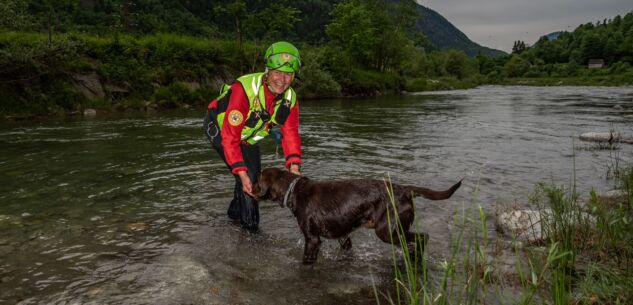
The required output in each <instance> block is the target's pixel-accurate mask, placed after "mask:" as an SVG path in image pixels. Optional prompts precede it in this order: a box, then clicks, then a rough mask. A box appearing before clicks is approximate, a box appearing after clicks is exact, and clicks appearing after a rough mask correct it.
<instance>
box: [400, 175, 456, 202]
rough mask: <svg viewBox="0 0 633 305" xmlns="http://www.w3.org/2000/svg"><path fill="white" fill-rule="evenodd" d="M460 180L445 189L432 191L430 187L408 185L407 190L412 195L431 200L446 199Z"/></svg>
mask: <svg viewBox="0 0 633 305" xmlns="http://www.w3.org/2000/svg"><path fill="white" fill-rule="evenodd" d="M462 180H464V179H462ZM462 180H459V182H457V183H455V185H453V186H451V188H449V189H447V190H445V191H434V190H432V189H428V188H425V187H417V186H409V187H407V191H409V192H412V193H413V195H414V196H419V195H422V196H423V197H424V198H426V199H431V200H442V199H448V198H451V196H452V195H453V193H455V191H456V190H457V189H458V188H459V187H460V186H461V185H462Z"/></svg>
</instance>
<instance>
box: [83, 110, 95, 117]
mask: <svg viewBox="0 0 633 305" xmlns="http://www.w3.org/2000/svg"><path fill="white" fill-rule="evenodd" d="M96 115H97V110H96V109H92V108H87V109H84V116H89V117H93V116H96Z"/></svg>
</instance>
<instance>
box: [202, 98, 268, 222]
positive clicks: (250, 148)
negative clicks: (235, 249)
mask: <svg viewBox="0 0 633 305" xmlns="http://www.w3.org/2000/svg"><path fill="white" fill-rule="evenodd" d="M204 129H205V134H206V136H207V139H209V142H211V146H213V149H215V151H216V152H217V153H218V155H220V158H222V161H224V164H226V166H227V167H229V164H228V163H227V162H226V157H225V156H224V147H222V134H221V132H220V128H219V127H218V126H217V123H216V120H215V114H214V113H213V111H212V110H209V111H208V112H207V115H206V116H205V118H204ZM240 147H241V149H242V157H243V158H244V164H245V165H246V167H247V168H248V176H249V177H250V178H251V182H252V183H253V184H255V182H257V176H258V175H259V173H260V172H261V168H262V164H261V163H262V162H261V156H260V152H259V146H258V145H245V144H241V145H240ZM229 170H231V168H230V167H229ZM233 176H234V177H235V188H234V189H233V200H231V204H230V205H229V209H228V211H227V214H228V215H229V217H230V218H231V219H234V220H237V219H239V220H240V223H241V225H242V227H243V228H246V229H248V230H251V231H257V227H258V225H259V205H258V203H257V201H255V199H253V197H251V196H249V195H247V194H246V193H244V191H243V190H242V181H241V180H240V177H239V176H237V175H233Z"/></svg>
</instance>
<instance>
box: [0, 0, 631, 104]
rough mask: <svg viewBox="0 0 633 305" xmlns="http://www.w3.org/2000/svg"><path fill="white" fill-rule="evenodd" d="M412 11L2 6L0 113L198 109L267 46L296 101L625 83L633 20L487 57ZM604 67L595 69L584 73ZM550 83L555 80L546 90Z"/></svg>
mask: <svg viewBox="0 0 633 305" xmlns="http://www.w3.org/2000/svg"><path fill="white" fill-rule="evenodd" d="M419 18H421V16H420V15H419V11H418V7H417V4H416V3H415V2H414V1H384V0H344V1H317V0H305V1H285V0H280V1H275V2H274V3H271V2H267V1H259V0H248V1H247V0H233V1H202V0H186V1H185V0H180V1H166V0H137V1H122V0H75V1H72V0H59V1H52V0H45V1H34V0H4V1H3V2H2V3H0V94H1V95H2V100H1V101H0V113H2V114H4V115H12V114H47V113H66V112H75V111H80V110H81V109H84V108H88V107H92V108H106V109H130V108H132V109H144V108H147V107H148V106H151V107H158V108H173V107H199V106H201V105H203V104H205V103H206V102H207V101H208V100H209V99H211V98H213V97H214V94H215V92H216V90H217V88H218V87H219V86H220V85H221V84H222V83H224V82H231V81H232V80H233V79H234V78H235V77H237V76H239V75H240V74H241V73H247V72H253V71H260V70H262V68H263V60H262V54H263V52H264V50H265V48H266V47H267V46H268V45H269V44H270V43H271V42H273V41H277V40H287V41H291V42H293V43H294V44H296V45H297V46H298V47H299V48H300V50H301V54H302V59H303V62H304V67H303V69H302V71H301V75H300V76H301V77H300V80H298V82H297V84H296V85H297V86H296V87H297V90H298V92H299V94H300V95H301V97H302V98H323V97H337V96H359V95H364V96H371V95H376V94H384V93H388V92H400V91H402V90H406V91H421V90H436V89H455V88H468V87H474V86H477V85H480V84H487V83H501V84H503V83H512V82H513V81H515V80H521V81H522V79H523V78H537V79H541V80H548V79H552V78H556V79H558V78H568V79H572V80H573V82H572V83H579V84H603V85H618V84H631V83H633V76H632V74H633V73H632V72H633V69H632V68H631V65H632V64H633V59H632V58H633V55H632V54H631V52H633V48H630V47H628V48H627V46H631V43H632V39H633V38H632V37H633V30H632V28H631V24H632V23H633V14H631V13H628V14H626V15H625V16H623V17H620V16H616V17H614V18H613V19H611V20H605V21H604V22H601V23H596V24H594V23H588V24H585V25H580V26H579V27H578V28H577V29H575V30H574V31H573V32H569V33H563V34H561V35H560V36H559V37H558V39H556V40H552V41H549V40H548V39H547V38H543V39H541V40H540V41H539V42H538V43H536V44H535V45H534V46H531V47H528V46H525V45H524V46H523V47H518V48H516V50H514V52H513V54H511V55H508V56H502V57H496V58H491V57H487V56H484V55H478V56H475V57H469V56H467V55H466V54H465V53H464V52H463V51H461V50H439V49H438V48H436V47H435V46H434V45H433V44H432V43H431V42H430V41H429V40H428V39H427V37H426V36H425V35H424V34H422V33H421V32H420V31H418V30H417V28H416V26H415V25H416V22H417V21H419ZM592 58H603V59H604V60H605V62H606V64H607V67H606V68H604V69H599V70H594V69H591V70H590V69H587V68H586V64H587V60H588V59H592ZM557 81H558V80H557Z"/></svg>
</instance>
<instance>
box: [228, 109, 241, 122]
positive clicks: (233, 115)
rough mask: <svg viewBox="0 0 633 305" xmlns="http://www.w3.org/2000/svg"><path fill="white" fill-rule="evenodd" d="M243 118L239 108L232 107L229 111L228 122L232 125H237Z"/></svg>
mask: <svg viewBox="0 0 633 305" xmlns="http://www.w3.org/2000/svg"><path fill="white" fill-rule="evenodd" d="M243 120H244V115H242V113H241V112H240V111H239V110H237V109H233V110H231V112H230V113H229V124H231V125H232V126H238V125H240V124H242V121H243Z"/></svg>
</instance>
